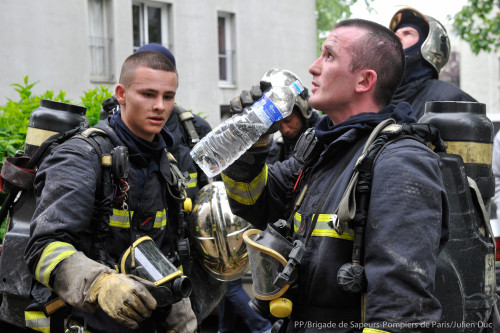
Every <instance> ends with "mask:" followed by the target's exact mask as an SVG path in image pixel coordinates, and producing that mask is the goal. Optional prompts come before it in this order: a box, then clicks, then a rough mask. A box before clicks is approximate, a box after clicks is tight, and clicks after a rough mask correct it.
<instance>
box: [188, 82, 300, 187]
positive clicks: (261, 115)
mask: <svg viewBox="0 0 500 333" xmlns="http://www.w3.org/2000/svg"><path fill="white" fill-rule="evenodd" d="M303 90H304V87H303V86H302V84H301V83H300V81H295V82H293V83H292V84H291V85H290V86H288V87H283V86H272V87H271V89H269V90H268V91H266V92H265V93H264V94H263V95H262V98H261V99H259V100H257V101H255V103H254V104H252V105H251V106H249V107H247V108H245V109H244V110H243V112H242V113H240V114H237V115H234V116H232V117H231V118H229V119H227V120H226V121H224V122H223V123H221V124H220V125H219V126H217V127H216V128H215V129H214V130H212V131H211V132H210V133H208V135H207V136H205V137H204V138H203V139H202V140H201V141H200V142H198V143H197V144H196V145H195V146H194V147H193V149H192V150H191V157H192V158H193V160H194V161H195V162H196V163H197V164H198V166H199V167H200V168H201V169H202V170H203V172H205V174H206V175H207V176H208V177H213V176H216V175H218V174H219V173H221V172H222V171H223V170H224V169H226V168H227V167H228V166H230V165H231V164H232V163H233V162H234V161H236V160H237V159H238V158H239V157H240V156H241V155H243V153H244V152H245V151H246V150H247V149H248V148H250V147H251V146H252V145H253V144H254V143H255V142H256V141H257V140H258V139H259V137H260V136H261V135H262V134H264V133H265V132H266V131H267V129H268V128H269V127H270V126H271V125H272V124H273V123H274V122H276V121H278V120H281V119H283V118H285V117H287V116H288V115H290V114H291V113H292V110H293V106H294V104H295V97H296V96H297V95H298V94H300V93H301V92H302V91H303Z"/></svg>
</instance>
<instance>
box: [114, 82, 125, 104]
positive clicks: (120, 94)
mask: <svg viewBox="0 0 500 333" xmlns="http://www.w3.org/2000/svg"><path fill="white" fill-rule="evenodd" d="M125 94H126V89H125V86H124V85H123V84H118V85H117V86H116V88H115V96H116V100H117V101H118V103H120V105H125Z"/></svg>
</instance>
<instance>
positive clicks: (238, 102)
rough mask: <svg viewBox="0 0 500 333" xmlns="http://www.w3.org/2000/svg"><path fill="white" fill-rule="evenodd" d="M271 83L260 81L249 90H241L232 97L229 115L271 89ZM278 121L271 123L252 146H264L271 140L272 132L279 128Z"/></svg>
mask: <svg viewBox="0 0 500 333" xmlns="http://www.w3.org/2000/svg"><path fill="white" fill-rule="evenodd" d="M271 87H272V84H271V82H268V81H260V84H259V85H258V86H252V88H250V90H243V91H242V92H241V93H240V96H238V97H235V98H233V99H232V100H231V101H230V102H229V105H230V108H229V112H230V113H231V116H233V115H235V114H239V113H242V112H243V109H245V108H246V107H247V106H250V105H252V104H253V103H254V102H255V101H257V100H259V99H260V98H262V94H263V93H264V92H266V91H268V90H269V89H271ZM279 126H280V125H279V122H278V121H277V122H275V123H273V124H272V125H271V126H270V127H269V129H268V130H267V131H266V132H265V133H264V134H262V136H261V137H260V138H259V140H257V142H256V143H254V144H253V146H252V147H264V146H267V145H269V144H270V143H271V142H272V139H273V134H274V133H275V132H276V131H278V129H279Z"/></svg>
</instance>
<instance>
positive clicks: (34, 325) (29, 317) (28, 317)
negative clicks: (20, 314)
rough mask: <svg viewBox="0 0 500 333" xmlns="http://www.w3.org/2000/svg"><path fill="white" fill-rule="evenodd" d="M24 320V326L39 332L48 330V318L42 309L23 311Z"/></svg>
mask: <svg viewBox="0 0 500 333" xmlns="http://www.w3.org/2000/svg"><path fill="white" fill-rule="evenodd" d="M24 320H25V321H26V327H29V328H31V329H33V330H35V331H39V332H44V333H49V332H50V319H49V318H48V317H46V316H45V314H44V313H43V312H42V311H24Z"/></svg>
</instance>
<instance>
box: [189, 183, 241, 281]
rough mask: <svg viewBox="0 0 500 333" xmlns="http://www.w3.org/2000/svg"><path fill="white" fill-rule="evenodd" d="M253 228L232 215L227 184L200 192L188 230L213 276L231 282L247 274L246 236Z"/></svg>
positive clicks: (204, 188)
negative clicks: (244, 240)
mask: <svg viewBox="0 0 500 333" xmlns="http://www.w3.org/2000/svg"><path fill="white" fill-rule="evenodd" d="M250 226H251V225H250V223H248V222H247V221H245V220H244V219H242V218H241V217H238V216H236V215H233V213H232V212H231V208H230V207H229V201H228V199H227V194H226V189H225V187H224V183H222V182H220V181H218V182H213V183H211V184H208V185H205V186H204V187H203V188H202V189H201V190H200V191H199V193H198V197H197V198H196V201H195V205H194V208H193V211H192V213H191V216H190V221H189V229H190V232H191V236H192V241H193V242H194V248H195V250H196V251H197V254H198V257H199V258H200V261H201V263H202V265H203V267H204V268H205V269H206V271H207V273H208V274H209V275H210V276H212V277H213V278H215V279H217V280H219V281H232V280H236V279H238V278H240V277H242V276H243V275H244V274H245V273H246V272H247V271H248V269H249V264H248V254H247V250H246V246H245V243H244V242H243V233H244V232H245V231H246V230H247V229H249V228H250Z"/></svg>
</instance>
